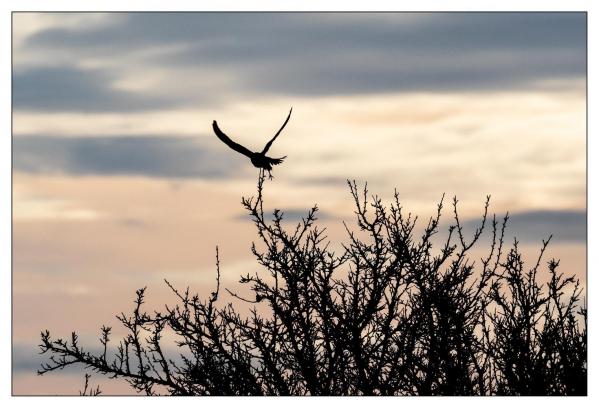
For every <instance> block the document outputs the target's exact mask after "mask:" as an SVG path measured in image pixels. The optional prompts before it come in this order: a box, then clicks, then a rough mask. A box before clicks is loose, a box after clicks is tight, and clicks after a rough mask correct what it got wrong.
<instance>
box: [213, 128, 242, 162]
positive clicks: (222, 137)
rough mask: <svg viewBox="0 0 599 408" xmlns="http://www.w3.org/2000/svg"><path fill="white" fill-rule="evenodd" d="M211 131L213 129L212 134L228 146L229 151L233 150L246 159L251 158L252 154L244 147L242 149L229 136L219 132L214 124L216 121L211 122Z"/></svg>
mask: <svg viewBox="0 0 599 408" xmlns="http://www.w3.org/2000/svg"><path fill="white" fill-rule="evenodd" d="M212 129H214V133H215V134H216V136H217V137H218V138H219V139H220V140H221V141H222V142H223V143H224V144H226V145H227V146H229V147H230V148H231V149H233V150H235V151H236V152H239V153H241V154H243V155H246V156H247V157H251V156H252V152H251V151H250V150H248V149H246V148H245V147H243V146H242V145H240V144H239V143H235V142H234V141H232V140H231V139H230V138H229V136H227V135H225V134H224V133H223V132H222V130H220V129H219V128H218V124H217V123H216V121H213V122H212Z"/></svg>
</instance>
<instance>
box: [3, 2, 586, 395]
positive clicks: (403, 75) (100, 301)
mask: <svg viewBox="0 0 599 408" xmlns="http://www.w3.org/2000/svg"><path fill="white" fill-rule="evenodd" d="M12 30H13V38H12V40H13V72H12V75H13V89H12V91H13V140H12V143H13V357H14V361H13V375H14V378H13V379H14V381H13V393H14V394H55V393H56V394H77V393H78V392H79V390H80V389H81V388H82V384H83V374H82V373H83V371H82V370H78V371H77V370H67V371H65V372H60V373H52V374H49V375H45V376H43V377H39V376H36V375H35V370H36V369H37V368H38V367H39V363H40V362H41V361H42V360H43V356H40V355H38V354H37V351H38V349H37V344H39V333H40V331H41V330H43V329H46V328H47V329H50V330H51V332H53V333H54V334H56V335H57V336H59V337H66V336H69V335H70V333H71V331H73V330H76V331H77V332H78V333H79V334H80V335H81V339H82V340H81V341H82V344H84V345H86V346H87V348H89V349H90V350H93V349H94V348H97V346H98V344H99V343H98V341H97V339H96V338H97V336H98V334H99V328H100V326H102V325H103V324H106V325H112V326H115V336H117V335H118V334H119V333H122V331H119V330H118V329H117V327H116V326H117V322H116V319H115V317H114V316H115V315H116V314H118V313H120V312H122V311H127V310H130V309H131V308H132V304H133V303H132V302H133V295H134V293H135V290H136V289H138V288H140V287H144V286H147V287H148V308H149V309H150V310H151V309H152V308H156V309H160V308H161V307H162V306H163V305H164V304H165V303H169V304H173V303H174V302H175V299H174V298H173V296H172V294H170V293H169V291H168V288H166V287H165V284H164V283H163V279H165V278H166V279H168V280H169V281H171V282H172V283H174V284H175V285H178V286H180V287H186V286H188V285H189V286H190V287H191V289H192V290H195V291H197V292H199V293H200V294H204V295H206V294H208V293H209V292H210V291H211V290H213V287H214V283H215V281H214V278H215V267H214V258H215V247H216V246H217V245H218V246H219V252H220V258H221V272H222V284H223V285H226V286H227V287H230V288H235V287H236V285H237V286H238V283H237V280H238V277H239V275H241V274H246V273H248V272H254V271H257V270H258V265H257V263H256V262H255V260H254V259H253V258H252V255H251V252H250V246H251V242H252V240H254V239H255V231H254V228H253V226H252V224H251V223H250V222H249V221H248V218H247V217H246V216H245V215H244V211H243V208H242V207H241V203H240V201H241V197H242V196H245V197H248V196H251V195H253V194H255V183H256V178H257V169H255V168H254V167H252V166H251V164H250V163H249V161H248V160H247V159H245V158H244V157H242V156H240V155H238V154H237V153H235V152H234V151H232V150H230V149H228V148H227V147H226V146H225V145H224V144H222V143H221V142H220V141H219V140H218V139H217V138H216V137H215V136H214V134H213V132H212V129H211V123H212V121H213V120H217V121H218V123H219V125H220V126H221V129H223V130H224V131H225V132H226V133H227V134H228V135H229V136H231V137H232V138H233V139H235V140H236V141H238V142H239V143H241V144H243V145H245V146H247V147H249V148H250V149H254V150H258V149H261V148H262V146H263V145H264V143H266V141H267V140H268V139H269V138H270V137H272V135H273V134H274V133H275V132H276V130H277V129H278V128H279V127H280V126H281V124H282V123H283V121H284V119H285V117H286V115H287V113H288V111H289V109H290V107H292V106H293V113H292V116H291V120H290V122H289V124H288V125H287V127H286V128H285V130H284V131H283V133H282V134H281V136H280V137H279V138H278V139H277V141H276V143H274V145H273V147H272V148H271V150H270V151H269V153H271V154H272V155H273V156H274V157H279V156H285V155H286V156H287V158H286V159H285V162H284V163H283V164H282V165H280V166H278V167H276V168H275V169H274V172H273V175H274V176H275V178H274V180H273V181H271V182H268V183H267V185H266V192H265V195H266V196H265V200H266V206H267V208H268V209H270V210H272V209H274V208H279V209H281V210H283V211H284V212H285V213H286V214H287V219H289V220H290V221H293V222H295V221H297V220H298V219H300V218H301V216H302V215H304V214H305V213H307V210H308V209H309V208H310V207H312V206H313V205H314V204H318V206H319V208H320V217H319V223H320V225H322V226H326V227H327V231H328V233H329V238H330V240H331V241H332V242H333V243H339V242H342V241H343V240H344V239H346V238H347V235H346V233H345V230H344V228H343V224H342V222H343V221H346V222H348V223H349V224H350V225H351V221H352V220H353V207H352V202H351V197H350V195H349V190H348V187H347V182H346V180H347V179H351V180H354V179H355V180H356V181H357V182H358V183H362V184H363V183H365V182H368V187H369V190H370V192H371V193H373V194H377V195H379V196H380V197H382V198H383V199H384V200H390V199H391V198H392V197H393V192H394V189H397V191H398V192H399V194H400V198H401V200H402V203H403V205H404V208H405V209H406V210H409V211H412V212H413V213H415V214H419V215H420V217H421V218H422V219H426V218H427V217H428V216H429V215H431V214H432V213H433V212H434V211H435V209H436V204H437V203H438V201H439V200H440V199H441V197H442V195H443V193H445V194H446V197H449V198H450V197H453V196H454V195H455V196H457V197H458V199H459V200H460V201H459V205H460V207H459V209H460V212H461V215H462V217H463V219H464V220H465V222H466V224H467V225H474V222H475V220H477V219H478V217H479V216H480V215H481V213H482V209H483V204H484V200H485V197H486V196H487V195H488V194H490V195H491V208H490V210H491V211H492V212H493V213H497V214H498V215H501V216H502V215H503V214H505V212H506V211H509V213H510V214H511V216H512V218H511V223H510V224H509V227H508V237H510V238H511V237H514V236H517V237H518V238H519V240H520V242H521V244H520V246H521V248H522V249H523V251H524V254H525V256H526V257H527V258H528V259H529V260H530V261H531V262H532V261H534V260H536V258H535V256H536V254H537V252H538V249H539V247H540V244H541V240H542V239H546V238H547V237H548V236H549V235H550V234H553V240H552V242H553V243H552V245H551V246H550V249H549V253H548V257H552V256H553V257H556V258H560V259H561V264H560V265H561V268H562V271H563V272H565V273H567V274H576V275H577V276H578V277H579V278H580V279H581V281H582V282H583V283H585V279H586V266H585V258H586V207H585V205H586V204H585V203H586V127H585V126H586V125H585V121H586V15H585V14H583V13H520V14H518V13H426V14H419V13H383V14H374V13H373V14H360V13H345V14H340V13H325V14H322V13H320V14H319V13H306V14H302V13H286V14H285V13H283V14H281V13H228V14H227V13H169V14H162V13H130V14H127V13H121V14H117V13H109V14H100V13H85V14H81V13H68V14H60V13H15V14H13V27H12ZM446 204H449V201H447V202H446ZM289 226H290V227H292V226H293V224H292V223H290V224H289ZM483 249H484V248H483ZM533 258H534V259H533ZM115 338H116V337H115ZM92 381H94V382H96V383H100V384H102V387H103V389H104V391H105V393H124V392H127V387H126V386H123V385H122V384H121V383H118V382H115V381H112V382H104V381H102V380H101V378H100V377H98V376H97V375H95V376H94V377H92Z"/></svg>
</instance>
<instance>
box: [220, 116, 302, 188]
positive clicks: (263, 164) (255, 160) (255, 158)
mask: <svg viewBox="0 0 599 408" xmlns="http://www.w3.org/2000/svg"><path fill="white" fill-rule="evenodd" d="M292 110H293V108H291V109H290V110H289V115H287V119H285V123H283V126H281V128H280V129H279V131H278V132H277V133H275V135H274V136H273V137H272V139H270V140H269V141H268V143H266V145H265V146H264V149H262V151H261V152H252V151H251V150H249V149H248V148H246V147H244V146H242V145H240V144H239V143H236V142H234V141H233V140H231V138H230V137H229V136H227V135H225V134H224V133H223V131H222V130H220V128H219V127H218V124H217V123H216V121H213V122H212V129H214V133H215V134H216V136H217V137H218V138H219V139H220V140H221V141H222V142H223V143H224V144H226V145H227V146H229V147H230V148H231V149H233V150H235V151H236V152H238V153H241V154H243V155H244V156H247V157H249V158H250V160H251V161H252V164H253V165H254V167H257V168H259V169H261V171H264V170H266V171H268V177H269V178H270V179H271V180H272V174H271V171H272V166H274V165H277V164H281V163H283V159H285V158H286V157H287V156H283V157H279V158H273V157H268V156H267V155H266V153H267V152H268V149H270V146H272V143H273V142H274V141H275V139H276V138H277V136H279V134H280V133H281V132H282V131H283V129H284V128H285V126H286V125H287V122H289V118H290V117H291V111H292Z"/></svg>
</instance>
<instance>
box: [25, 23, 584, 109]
mask: <svg viewBox="0 0 599 408" xmlns="http://www.w3.org/2000/svg"><path fill="white" fill-rule="evenodd" d="M119 17H120V18H115V21H114V24H112V25H109V26H104V27H96V28H85V29H79V30H74V29H72V28H69V29H67V28H64V29H57V28H53V29H47V30H43V31H40V32H39V33H37V34H35V35H33V36H31V37H29V38H28V39H27V41H26V42H25V44H24V47H25V49H27V50H30V51H31V52H52V51H53V50H56V51H60V53H61V55H64V53H65V52H71V53H72V54H73V55H74V56H76V57H78V58H83V57H86V56H87V57H94V58H110V59H111V61H113V62H117V64H116V68H115V70H116V72H115V73H114V74H115V75H118V67H119V65H120V66H121V67H122V68H123V69H125V68H127V67H129V66H130V64H129V63H130V58H131V54H132V53H139V52H140V51H143V50H152V49H155V48H156V47H163V50H164V51H163V52H161V53H158V54H152V53H149V54H147V55H146V56H143V57H139V58H141V60H142V64H143V66H148V67H152V66H160V67H163V68H164V67H166V68H171V69H173V70H175V71H173V72H174V74H173V78H172V79H171V80H172V81H182V80H184V81H188V82H189V85H190V89H193V90H194V92H197V89H202V86H203V82H205V81H206V80H207V77H208V76H210V73H211V72H213V73H216V74H219V75H226V76H227V77H229V78H231V81H229V83H228V84H225V85H223V88H222V89H220V90H219V93H220V94H221V95H215V97H217V96H218V97H222V96H223V95H235V97H237V98H239V97H245V96H248V95H253V94H265V93H266V94H269V93H270V94H291V95H298V94H299V95H339V94H353V93H370V92H388V91H417V90H426V91H447V90H458V91H459V90H468V91H478V90H489V89H497V88H506V87H507V88H521V87H530V86H535V82H537V81H542V80H544V79H573V78H577V79H580V78H584V75H585V69H586V16H585V14H583V13H521V14H514V13H498V14H490V13H444V14H434V13H432V14H391V13H388V14H355V13H349V14H317V13H316V14H315V13H308V14H302V13H296V14H292V13H282V14H281V13H170V14H161V13H133V14H127V15H125V17H126V18H122V17H123V15H119ZM169 46H174V47H175V48H172V49H170V48H169ZM169 50H170V51H169ZM74 62H77V61H74ZM138 63H139V61H138ZM73 65H74V64H71V65H70V66H69V67H64V68H54V69H58V70H61V69H62V70H63V72H62V73H60V72H57V71H48V70H45V71H44V70H43V69H42V70H41V71H33V72H31V71H30V72H23V73H18V72H17V73H16V75H15V91H16V98H15V107H17V108H26V109H48V110H52V109H53V106H54V107H55V109H56V106H58V109H64V110H82V109H99V110H105V109H106V107H107V106H108V107H110V106H112V108H110V109H114V110H120V109H134V108H132V107H131V106H132V105H135V103H136V102H137V106H138V107H139V109H146V108H148V107H149V106H153V105H155V106H160V105H161V104H163V103H168V102H165V101H169V100H170V101H171V102H170V103H174V101H172V99H169V98H168V96H169V95H168V93H169V91H168V90H169V86H168V85H169V83H168V82H167V83H165V86H164V89H162V91H163V92H164V98H163V99H160V98H157V99H154V98H156V96H155V95H154V94H153V95H154V96H152V97H151V98H152V99H148V98H146V99H145V100H141V99H137V100H136V99H135V98H133V99H127V96H126V95H124V94H123V92H122V91H116V90H110V86H109V85H110V78H103V81H104V82H103V83H102V89H98V88H99V85H98V78H97V76H98V74H97V73H92V74H91V75H88V73H87V72H85V71H76V70H75V68H74V67H73ZM75 65H76V64H75ZM177 69H185V70H187V72H189V70H191V72H193V70H194V69H197V70H198V72H201V74H198V75H197V76H196V77H194V76H191V75H190V76H186V77H185V78H181V77H179V75H177V74H176V72H177V71H176V70H177ZM54 78H59V79H60V81H58V83H59V84H64V86H62V89H64V92H62V93H60V97H61V98H62V101H56V100H54V98H53V97H54V96H56V95H58V94H59V93H58V92H57V90H58V88H57V83H56V82H55V81H53V80H52V79H54ZM69 78H72V79H73V84H69ZM32 83H35V84H36V87H35V88H33V87H32V86H31V84H32ZM173 83H174V82H173ZM36 89H37V91H36ZM210 92H211V93H213V90H212V89H211V90H210ZM190 93H191V91H190ZM48 95H50V97H48ZM179 97H181V98H185V95H179ZM189 98H193V96H192V95H189ZM217 99H218V98H217ZM111 102H114V104H112V105H111ZM53 103H55V104H58V105H53ZM204 103H210V101H205V102H204Z"/></svg>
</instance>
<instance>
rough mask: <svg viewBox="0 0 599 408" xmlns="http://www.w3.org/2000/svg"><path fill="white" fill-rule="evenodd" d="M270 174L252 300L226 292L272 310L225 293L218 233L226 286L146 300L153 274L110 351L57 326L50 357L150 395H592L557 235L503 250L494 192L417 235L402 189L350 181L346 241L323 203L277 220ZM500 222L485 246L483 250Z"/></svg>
mask: <svg viewBox="0 0 599 408" xmlns="http://www.w3.org/2000/svg"><path fill="white" fill-rule="evenodd" d="M263 183H264V177H263V175H261V177H260V179H259V182H258V195H257V197H256V198H250V199H243V200H242V203H243V206H244V207H245V209H246V210H247V211H248V212H249V213H250V215H251V217H252V220H253V222H254V224H255V226H256V228H257V232H258V237H259V243H258V244H253V245H252V252H253V254H254V255H255V257H256V259H257V261H258V263H259V264H260V265H262V267H263V271H262V272H260V273H257V274H254V275H249V274H248V275H246V276H243V277H241V283H243V284H245V285H249V287H250V288H251V292H252V293H253V295H252V299H244V298H242V297H241V296H240V295H238V294H236V293H232V292H229V294H230V295H232V296H235V297H238V298H239V299H242V300H244V301H245V302H247V303H260V304H263V305H266V306H267V307H268V310H269V312H264V313H259V312H258V311H257V310H256V308H255V307H252V308H251V310H250V311H249V317H242V316H241V315H240V314H239V313H238V312H237V311H236V310H235V309H234V307H233V306H232V305H231V304H229V305H228V306H225V307H218V306H217V305H216V301H217V299H218V298H219V296H221V291H220V288H219V286H220V269H219V268H220V267H219V260H218V248H217V262H216V270H217V282H216V284H217V285H216V286H217V288H216V290H215V292H213V293H212V294H211V296H210V297H209V298H208V299H205V300H202V299H200V298H199V297H198V295H192V294H190V292H189V289H187V290H186V291H184V292H181V291H179V290H177V289H175V288H174V287H172V286H171V284H170V283H168V282H167V284H168V285H169V287H171V289H172V290H173V292H174V293H175V294H176V296H177V297H178V300H179V303H178V304H177V305H175V306H174V307H167V308H166V310H165V311H164V312H154V313H152V314H149V313H147V312H144V311H142V305H143V303H144V295H145V289H140V290H138V291H137V298H136V303H135V308H134V310H133V313H132V314H131V315H125V314H122V315H120V316H119V320H120V321H121V323H122V324H123V325H124V326H125V327H126V328H127V330H128V332H129V334H128V335H127V336H126V337H125V338H124V339H122V340H120V343H119V345H118V348H117V350H116V353H115V354H114V356H113V357H112V356H111V357H109V356H108V354H109V353H108V352H107V349H108V343H109V335H110V328H108V327H103V328H102V334H101V339H100V340H101V344H102V347H103V352H101V353H99V354H92V353H89V352H86V351H84V350H83V349H82V347H81V346H80V345H79V343H78V341H77V335H76V334H75V333H73V334H72V338H71V339H70V340H69V341H65V340H61V339H57V340H55V339H53V338H51V336H50V333H49V332H48V331H45V332H43V333H42V344H41V345H40V347H41V351H42V352H43V353H49V354H50V360H49V362H48V363H44V364H43V365H42V369H41V370H40V371H38V372H39V373H40V374H43V373H46V372H48V371H52V370H56V369H61V368H63V367H65V366H69V365H72V364H82V365H83V366H85V367H87V368H89V369H91V370H93V371H96V372H99V373H102V374H105V375H108V376H110V377H114V378H117V377H122V378H124V379H125V380H127V381H128V382H129V384H131V386H132V387H133V388H134V389H135V390H137V391H138V392H144V393H147V394H155V393H166V394H173V395H372V394H375V395H379V394H380V395H586V392H587V388H586V373H587V368H586V325H587V323H586V306H584V305H581V299H580V295H581V291H582V289H581V288H580V286H579V283H578V281H575V280H574V278H573V277H567V278H565V277H564V276H563V275H562V274H560V273H558V264H559V262H557V261H555V260H551V261H550V262H549V263H548V273H549V276H550V277H549V280H548V282H545V283H540V282H539V279H538V276H537V275H538V273H539V270H540V269H541V263H542V255H543V253H544V251H545V248H546V247H547V244H548V241H547V242H543V245H542V248H541V250H540V255H539V258H538V260H537V262H536V264H535V265H534V266H533V267H532V268H531V269H529V270H526V269H525V268H524V264H523V261H522V259H521V254H520V252H519V249H518V243H517V242H514V244H513V246H512V247H511V249H509V251H507V254H506V253H504V250H505V245H504V233H505V228H506V223H507V220H508V216H507V215H506V216H505V217H504V218H503V219H502V220H499V221H498V220H497V219H496V218H495V216H493V219H492V220H489V219H488V216H487V208H488V203H489V198H487V202H486V205H485V209H484V214H483V216H482V219H481V224H480V227H478V228H477V229H476V231H475V232H474V235H473V236H472V237H471V238H469V239H468V238H467V237H466V236H465V235H466V234H465V231H464V228H463V226H462V224H461V223H460V219H459V216H458V211H457V200H456V199H454V200H453V225H451V226H450V227H449V230H448V234H447V237H445V238H443V241H442V244H441V245H440V247H439V248H438V249H434V248H435V246H434V245H433V240H434V238H435V235H436V234H437V233H438V231H439V228H440V227H439V224H440V217H441V210H442V206H443V200H442V201H441V203H440V204H439V205H438V209H437V214H436V216H435V217H433V218H431V219H430V220H429V222H428V224H427V226H426V228H425V229H424V231H423V232H422V234H421V235H420V234H418V235H419V236H418V235H417V233H416V218H415V217H412V215H411V214H407V215H406V214H405V213H404V212H403V211H402V208H401V205H400V201H399V197H398V195H397V193H396V194H395V199H394V202H393V203H392V204H391V205H390V206H388V207H387V206H385V205H384V204H383V202H382V201H381V200H380V199H379V198H377V197H373V198H372V200H371V202H368V200H367V190H366V187H364V189H363V190H362V191H359V190H358V187H357V185H356V183H355V182H353V183H349V187H350V190H351V194H352V196H353V199H354V201H355V207H356V212H355V213H356V220H357V227H358V230H357V231H356V232H352V231H351V230H350V229H349V228H348V227H347V226H346V229H347V232H348V236H349V240H348V242H347V243H346V244H345V245H344V246H343V248H344V249H343V251H341V253H340V254H339V255H338V254H335V253H334V252H333V251H332V250H330V249H329V245H328V243H327V242H326V236H325V235H324V230H322V229H319V228H318V227H317V226H316V225H315V221H316V214H317V207H316V206H315V207H314V208H312V209H311V210H310V211H309V213H308V214H307V217H306V218H305V219H303V220H302V222H300V223H299V224H298V225H297V227H296V228H294V229H292V230H291V231H288V230H287V229H286V228H284V226H283V213H282V212H280V211H278V210H275V211H274V214H273V216H274V219H273V220H272V221H269V220H267V218H265V215H264V211H263V197H262V188H263ZM489 223H490V233H489V235H490V236H491V237H492V238H491V243H490V248H489V250H488V253H487V256H486V257H484V258H482V259H480V260H476V261H475V260H472V259H470V258H469V255H470V253H471V251H470V250H471V248H472V247H473V246H474V244H475V243H476V242H477V241H479V240H480V239H481V234H482V232H483V229H484V228H485V226H486V224H489ZM469 251H470V252H469ZM166 330H169V331H172V332H174V334H175V335H176V338H177V342H176V345H177V346H178V347H179V349H180V350H179V351H177V353H176V354H178V356H177V357H176V358H175V359H176V361H174V360H173V359H172V358H169V357H168V356H167V354H169V353H167V350H166V349H165V345H164V341H163V340H162V336H163V334H164V332H165V331H166ZM171 354H173V353H172V350H171ZM87 389H88V388H87V377H86V390H87ZM98 391H99V390H98ZM84 394H85V390H84Z"/></svg>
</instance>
